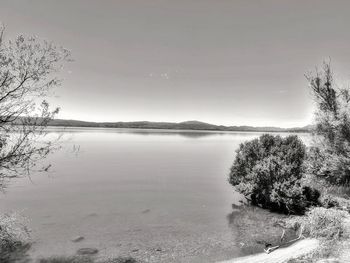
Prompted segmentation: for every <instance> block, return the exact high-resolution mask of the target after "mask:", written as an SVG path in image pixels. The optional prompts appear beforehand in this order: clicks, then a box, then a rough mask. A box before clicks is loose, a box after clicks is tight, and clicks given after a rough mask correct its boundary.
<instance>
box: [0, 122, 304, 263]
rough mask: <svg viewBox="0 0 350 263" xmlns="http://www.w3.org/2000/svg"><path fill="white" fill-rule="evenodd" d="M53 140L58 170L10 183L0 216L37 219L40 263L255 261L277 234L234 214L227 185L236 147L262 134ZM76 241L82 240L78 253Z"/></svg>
mask: <svg viewBox="0 0 350 263" xmlns="http://www.w3.org/2000/svg"><path fill="white" fill-rule="evenodd" d="M51 132H52V134H51V135H58V134H62V133H63V134H64V140H63V146H64V147H63V149H62V150H61V151H58V152H56V153H54V154H53V155H52V156H50V158H49V159H48V161H49V162H51V163H52V164H53V167H52V169H51V170H50V171H49V172H48V173H47V174H37V175H35V174H34V175H32V176H31V180H28V178H21V179H16V180H14V181H12V182H11V184H10V185H9V186H8V188H7V190H6V194H3V195H1V196H0V198H1V202H0V209H1V210H2V211H18V210H20V211H22V214H24V215H26V216H27V217H28V218H30V219H31V222H30V228H31V229H32V237H33V240H34V241H35V243H34V245H33V247H32V249H31V251H30V254H31V256H32V257H33V258H37V257H43V256H50V255H72V254H74V253H75V252H76V250H77V249H79V248H81V247H93V248H98V249H99V254H98V256H99V257H102V258H104V257H112V256H120V255H130V256H133V257H136V258H140V259H143V260H145V261H147V262H213V261H216V260H223V259H228V258H232V257H237V256H241V255H245V254H248V253H252V252H254V249H256V247H257V244H260V243H261V242H260V243H259V241H260V240H261V239H262V238H263V237H262V235H267V234H272V233H273V232H274V231H276V229H273V228H271V229H270V227H265V228H264V229H265V230H264V231H265V232H266V231H267V232H268V233H265V232H264V231H260V230H259V229H261V227H262V224H266V222H267V221H268V222H269V221H270V217H271V215H270V214H269V213H268V212H266V211H261V210H260V209H257V208H247V207H239V206H238V207H236V206H234V209H233V208H232V204H234V205H239V204H240V203H239V200H240V197H239V195H238V194H237V193H235V192H234V191H233V189H232V187H231V186H230V185H229V184H228V182H227V176H228V172H229V168H230V166H231V164H232V161H233V159H234V155H235V150H236V149H237V147H238V145H239V144H240V143H241V142H243V141H245V140H250V139H252V138H255V137H258V136H259V135H261V133H251V132H250V133H239V132H230V133H225V132H193V131H170V130H169V131H167V130H126V129H99V128H70V129H65V130H64V129H60V128H57V129H51ZM284 135H286V134H283V136H284ZM301 137H302V138H303V139H304V140H307V138H308V136H307V135H305V134H301ZM77 148H79V149H80V150H79V151H78V152H76V151H75V149H77ZM273 234H274V233H273ZM75 236H83V237H84V238H85V239H84V240H83V241H81V242H78V243H74V242H72V241H71V239H72V238H74V237H75Z"/></svg>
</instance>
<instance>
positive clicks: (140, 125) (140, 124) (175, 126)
mask: <svg viewBox="0 0 350 263" xmlns="http://www.w3.org/2000/svg"><path fill="white" fill-rule="evenodd" d="M49 125H50V126H61V127H101V128H128V129H132V128H134V129H171V130H205V131H243V132H310V131H311V129H312V126H311V125H308V126H305V127H296V128H279V127H253V126H223V125H214V124H210V123H205V122H200V121H196V120H192V121H184V122H178V123H176V122H150V121H132V122H88V121H78V120H63V119H54V120H52V121H51V122H50V123H49Z"/></svg>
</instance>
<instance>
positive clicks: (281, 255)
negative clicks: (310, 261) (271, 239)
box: [218, 239, 319, 263]
mask: <svg viewBox="0 0 350 263" xmlns="http://www.w3.org/2000/svg"><path fill="white" fill-rule="evenodd" d="M318 246H319V241H318V240H316V239H303V240H300V241H298V242H296V243H295V244H293V245H291V246H289V247H286V248H280V249H277V250H275V251H273V252H272V253H270V254H266V253H260V254H256V255H251V256H246V257H240V258H234V259H231V260H226V261H221V262H218V263H282V262H285V261H287V260H289V259H292V258H297V257H300V256H302V255H305V254H308V253H310V252H312V251H313V250H315V249H316V248H317V247H318Z"/></svg>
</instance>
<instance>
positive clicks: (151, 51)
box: [0, 0, 350, 127]
mask: <svg viewBox="0 0 350 263" xmlns="http://www.w3.org/2000/svg"><path fill="white" fill-rule="evenodd" d="M349 10H350V1H347V0H344V1H340V0H333V1H329V0H294V1H287V0H264V1H262V0H256V1H253V0H250V1H247V0H171V1H170V0H123V1H118V0H113V1H112V0H111V1H107V0H99V1H97V0H95V1H92V0H56V1H53V0H22V1H19V0H1V1H0V21H1V22H2V23H3V24H5V26H6V37H7V38H8V39H11V38H13V37H15V36H16V35H19V34H26V35H37V36H39V37H40V38H43V39H48V40H52V41H53V42H55V43H57V44H60V45H62V46H64V47H65V48H67V49H69V50H71V52H72V56H73V58H74V62H73V63H70V64H68V65H67V66H66V67H65V69H64V72H63V76H64V78H65V80H64V83H63V85H62V86H61V87H59V88H58V89H57V90H56V93H55V97H52V98H50V102H51V103H52V104H53V105H57V106H60V107H61V112H60V114H59V116H58V117H59V118H65V119H79V120H86V121H140V120H148V121H171V122H180V121H186V120H200V121H204V122H209V123H213V124H223V125H252V126H279V127H295V126H304V125H307V124H309V123H311V122H312V118H313V103H312V97H311V95H310V92H309V90H308V85H307V81H306V79H305V77H304V74H305V73H307V72H308V71H310V70H314V69H315V66H317V65H321V64H322V61H323V60H325V59H328V58H331V60H332V65H333V69H334V71H335V73H336V77H337V79H338V81H339V82H340V83H341V84H344V85H347V84H348V80H349V79H350V74H349V69H350V30H349V25H350V15H349Z"/></svg>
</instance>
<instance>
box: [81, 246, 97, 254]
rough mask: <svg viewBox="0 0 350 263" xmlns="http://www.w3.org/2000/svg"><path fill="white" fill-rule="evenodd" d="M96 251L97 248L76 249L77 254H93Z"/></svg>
mask: <svg viewBox="0 0 350 263" xmlns="http://www.w3.org/2000/svg"><path fill="white" fill-rule="evenodd" d="M97 253H98V249H97V248H88V247H87V248H80V249H78V251H77V254H79V255H94V254H97Z"/></svg>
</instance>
